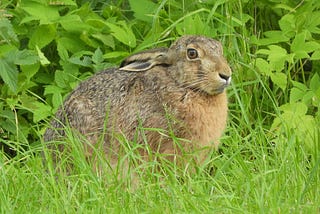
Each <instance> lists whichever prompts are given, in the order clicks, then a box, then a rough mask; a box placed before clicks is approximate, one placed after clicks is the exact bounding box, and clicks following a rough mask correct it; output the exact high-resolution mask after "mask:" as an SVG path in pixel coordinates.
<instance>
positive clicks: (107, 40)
mask: <svg viewBox="0 0 320 214" xmlns="http://www.w3.org/2000/svg"><path fill="white" fill-rule="evenodd" d="M91 36H92V37H93V38H95V39H98V40H100V41H101V42H102V43H103V44H104V45H106V46H108V47H110V48H112V49H114V48H115V44H114V39H113V37H112V36H111V35H104V34H101V33H96V34H92V35H91Z"/></svg>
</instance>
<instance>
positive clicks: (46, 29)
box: [29, 24, 56, 49]
mask: <svg viewBox="0 0 320 214" xmlns="http://www.w3.org/2000/svg"><path fill="white" fill-rule="evenodd" d="M44 35H45V36H44ZM55 36H56V28H55V26H54V25H52V24H51V25H40V26H39V27H38V28H37V29H36V30H35V32H34V33H33V34H32V36H31V38H30V41H29V47H30V48H35V47H36V46H38V47H39V48H40V49H41V48H43V47H45V46H46V45H48V44H49V43H50V42H52V41H53V39H54V38H55Z"/></svg>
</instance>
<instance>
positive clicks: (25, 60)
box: [14, 49, 40, 65]
mask: <svg viewBox="0 0 320 214" xmlns="http://www.w3.org/2000/svg"><path fill="white" fill-rule="evenodd" d="M39 60H40V59H39V56H38V55H37V54H36V53H35V52H34V51H30V50H26V49H24V50H22V51H17V52H15V59H14V63H15V64H16V65H32V64H35V63H37V62H39Z"/></svg>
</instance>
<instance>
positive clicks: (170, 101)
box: [44, 36, 231, 165]
mask: <svg viewBox="0 0 320 214" xmlns="http://www.w3.org/2000/svg"><path fill="white" fill-rule="evenodd" d="M230 81H231V69H230V67H229V66H228V63H227V61H226V59H225V58H224V57H223V50H222V46H221V44H220V42H218V41H216V40H213V39H211V38H206V37H203V36H183V37H181V38H180V39H178V40H177V41H176V42H175V43H173V44H172V45H171V47H170V48H159V49H152V50H147V51H144V52H140V53H137V54H134V55H132V56H129V57H128V58H126V59H125V60H124V61H123V62H122V63H121V65H120V67H119V68H112V69H108V70H105V71H102V72H100V73H97V74H95V75H94V76H92V77H91V78H89V79H88V80H86V81H84V82H82V83H81V84H80V85H79V86H78V87H77V88H76V89H75V90H74V91H73V92H72V93H71V94H70V95H69V96H68V97H67V99H66V100H65V101H64V103H63V105H62V107H61V108H60V109H59V110H58V112H57V114H56V119H55V120H53V121H52V124H51V126H50V128H49V129H47V130H46V132H45V135H44V139H45V141H54V140H57V139H60V138H62V137H63V136H65V132H64V131H63V130H64V129H63V127H64V124H68V126H70V127H71V128H72V129H73V130H75V131H76V132H77V133H80V134H81V135H82V136H85V137H86V139H87V142H89V143H90V144H91V145H90V146H87V149H86V151H87V156H88V157H90V156H91V155H92V149H91V148H92V146H94V145H95V144H97V142H99V141H100V142H102V148H103V152H104V154H105V155H106V157H107V158H109V160H110V161H111V165H114V164H116V163H117V159H118V158H119V154H120V147H121V146H120V144H121V143H119V140H117V137H116V134H114V133H118V134H123V135H124V136H125V137H126V139H128V140H129V142H130V141H135V142H136V143H138V144H142V145H145V144H147V145H148V149H140V150H139V152H140V154H141V156H142V157H144V156H147V153H148V152H149V153H150V151H151V152H153V153H157V154H162V155H164V156H165V157H166V160H169V161H175V160H176V157H177V156H179V155H181V154H183V153H184V152H186V153H192V152H193V151H199V150H202V149H204V148H207V147H208V148H215V147H217V146H218V143H219V138H220V136H221V135H222V133H223V130H224V128H225V126H226V120H227V110H228V107H227V95H226V91H225V88H226V87H227V86H228V85H229V84H230ZM168 115H169V116H168ZM137 127H144V128H146V129H140V130H139V128H137ZM151 128H152V129H151ZM141 130H143V132H142V131H141ZM157 130H170V131H168V132H166V133H161V132H160V131H157ZM170 133H173V134H174V136H176V138H177V139H187V140H181V141H180V142H179V143H178V144H179V145H178V146H177V145H176V144H177V143H175V142H174V140H173V139H172V137H171V136H170ZM101 136H103V137H102V138H101ZM101 139H102V141H101ZM141 148H143V147H141ZM59 149H63V148H59ZM146 150H148V151H146ZM205 158H206V153H205V152H204V153H203V152H200V153H199V155H197V157H196V159H197V161H202V160H203V159H205Z"/></svg>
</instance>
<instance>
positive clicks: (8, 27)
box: [0, 18, 18, 43]
mask: <svg viewBox="0 0 320 214" xmlns="http://www.w3.org/2000/svg"><path fill="white" fill-rule="evenodd" d="M0 32H1V33H0V38H1V39H0V40H4V41H6V42H7V43H10V42H11V41H14V42H18V37H17V35H16V33H15V31H14V29H13V26H12V24H11V22H10V21H9V20H8V19H2V18H0Z"/></svg>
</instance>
